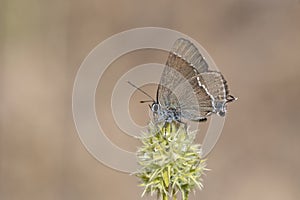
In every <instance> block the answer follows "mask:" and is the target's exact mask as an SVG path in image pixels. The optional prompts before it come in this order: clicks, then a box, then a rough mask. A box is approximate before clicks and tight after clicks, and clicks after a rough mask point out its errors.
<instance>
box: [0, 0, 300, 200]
mask: <svg viewBox="0 0 300 200" xmlns="http://www.w3.org/2000/svg"><path fill="white" fill-rule="evenodd" d="M299 20H300V2H299V1H298V0H286V1H279V0H274V1H272V0H267V1H260V0H224V1H208V0H205V1H203V0H201V1H200V0H199V1H185V2H184V1H175V0H173V1H171V0H164V1H141V0H136V1H133V0H128V1H107V0H103V1H95V0H94V1H78V0H74V1H71V0H66V1H58V0H54V1H43V0H41V1H38V0H28V1H17V0H1V1H0V199H1V200H19V199H22V200H27V199H28V200H35V199H43V200H53V199H58V200H77V199H78V200H82V199H88V200H99V199H101V200H102V199H113V200H114V199H124V200H127V199H128V200H129V199H140V194H141V192H142V190H141V188H138V187H137V186H136V185H137V183H138V181H137V179H136V178H135V177H134V176H129V175H128V174H124V173H119V172H117V171H114V170H112V169H110V168H108V167H105V166H104V165H102V164H100V163H99V162H98V161H97V160H95V159H94V158H93V157H92V156H91V155H90V154H89V153H88V152H87V151H86V150H85V148H84V146H83V145H82V144H81V142H80V140H79V138H78V136H77V132H76V130H75V127H74V123H73V119H72V110H71V95H72V87H73V82H74V78H75V75H76V72H77V70H78V68H79V66H80V64H81V62H82V61H83V59H84V58H85V56H86V55H87V54H88V53H89V52H90V51H91V49H92V48H94V47H95V46H96V45H97V44H98V43H99V42H101V41H103V40H105V39H106V38H108V37H109V36H111V35H113V34H116V33H119V32H121V31H124V30H127V29H130V28H136V27H143V26H160V27H166V28H171V29H175V30H178V31H180V32H183V33H185V34H187V35H189V36H191V37H193V38H194V39H195V40H197V41H198V42H199V43H200V44H202V46H204V47H205V48H206V50H207V51H208V52H209V54H210V55H211V57H212V58H213V59H214V61H215V62H216V64H217V65H218V66H219V68H220V70H221V71H222V72H223V74H224V75H225V77H226V78H227V80H228V82H229V85H230V89H231V91H232V94H234V95H235V96H238V97H239V100H238V101H237V102H235V103H233V104H231V105H229V112H228V117H227V119H226V124H225V127H224V129H223V134H222V136H221V138H220V140H219V142H218V144H217V146H216V148H215V149H214V151H213V152H212V153H211V154H210V157H209V160H208V167H209V168H211V169H212V171H210V172H209V173H208V174H207V176H206V177H204V186H205V187H204V189H203V190H202V191H197V192H196V195H195V196H194V195H192V196H191V199H209V200H219V199H222V200H235V199H236V200H241V199H243V200H253V199H272V200H281V199H288V200H298V199H299V198H300V171H299V170H300V158H299V153H300V134H299V130H300V124H299V122H300V116H299V114H300V113H299V111H300V104H299V99H300V87H299V84H300V56H299V52H300V21H299ZM165 56H166V54H164V53H160V52H157V51H142V52H133V53H131V54H129V55H126V56H124V57H122V58H120V59H119V60H118V61H116V62H115V63H114V64H113V65H112V66H111V67H110V68H109V69H108V70H107V72H106V74H105V77H104V78H103V79H102V80H101V81H100V84H99V87H98V88H99V90H98V91H97V105H96V106H97V113H98V117H99V119H100V120H101V121H102V122H104V123H103V124H105V129H106V130H109V131H108V132H110V133H111V134H109V135H108V137H109V138H110V139H111V140H112V141H113V142H114V143H115V144H117V145H118V146H120V147H122V148H124V149H128V150H131V151H134V150H135V149H136V146H138V145H139V143H138V142H137V141H136V140H134V139H132V138H130V137H129V136H127V135H124V134H122V132H121V131H119V130H118V129H117V128H116V126H115V125H114V123H113V121H112V117H111V113H110V108H109V107H108V105H109V99H110V95H111V94H110V91H111V89H112V87H113V85H112V84H114V82H115V81H116V80H117V78H118V77H119V76H121V75H122V73H125V72H126V71H127V70H129V69H130V68H131V67H133V66H135V65H137V64H142V63H147V62H155V61H161V62H162V63H164V62H165V59H166V57H165ZM110 77H111V78H110ZM148 89H149V90H151V89H152V90H151V91H152V93H151V94H152V95H154V93H155V92H154V90H153V87H152V88H150V87H149V88H148ZM140 98H143V96H139V95H138V94H136V95H135V97H133V98H132V101H131V110H132V112H133V117H134V118H135V119H145V121H141V120H137V121H138V122H139V123H146V121H147V119H146V117H145V116H147V112H148V110H147V106H146V105H140V104H138V100H140ZM145 113H146V114H145ZM199 137H201V136H199ZM199 141H201V140H199ZM144 199H153V198H150V197H146V198H144Z"/></svg>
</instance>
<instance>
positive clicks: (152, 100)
mask: <svg viewBox="0 0 300 200" xmlns="http://www.w3.org/2000/svg"><path fill="white" fill-rule="evenodd" d="M127 82H128V83H129V84H130V85H131V86H132V87H134V88H136V89H137V90H139V91H140V92H142V93H143V94H144V95H146V96H147V97H149V98H150V99H151V100H146V101H140V102H141V103H146V102H155V100H154V99H153V98H152V97H151V96H150V95H149V94H147V93H146V92H145V91H144V90H142V89H141V88H138V87H137V86H136V85H134V84H133V83H131V82H130V81H127Z"/></svg>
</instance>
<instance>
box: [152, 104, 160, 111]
mask: <svg viewBox="0 0 300 200" xmlns="http://www.w3.org/2000/svg"><path fill="white" fill-rule="evenodd" d="M151 110H152V111H153V112H157V111H158V110H159V105H158V104H157V103H154V104H152V108H151Z"/></svg>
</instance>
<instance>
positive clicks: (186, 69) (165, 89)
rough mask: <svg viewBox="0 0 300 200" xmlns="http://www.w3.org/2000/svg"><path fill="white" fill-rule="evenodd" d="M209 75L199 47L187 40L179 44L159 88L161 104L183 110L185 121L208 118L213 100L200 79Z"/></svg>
mask: <svg viewBox="0 0 300 200" xmlns="http://www.w3.org/2000/svg"><path fill="white" fill-rule="evenodd" d="M206 71H208V65H207V63H206V61H205V59H204V58H203V57H202V55H201V54H200V52H199V51H198V49H197V48H196V46H195V45H194V44H192V43H191V42H190V41H188V40H186V39H183V38H180V39H178V40H176V42H175V43H174V46H173V48H172V49H171V51H170V54H169V57H168V60H167V63H166V67H165V69H164V71H163V73H162V76H161V80H160V84H159V86H158V90H157V100H158V102H159V103H160V104H161V105H162V106H174V107H176V108H180V110H181V114H182V116H183V117H184V118H187V119H190V120H199V119H201V118H205V116H207V115H208V113H210V112H211V111H212V103H211V100H212V99H211V96H210V95H209V94H208V93H207V90H206V88H205V87H203V85H202V84H201V83H200V82H199V80H198V79H197V78H196V76H197V75H199V74H200V73H204V72H206Z"/></svg>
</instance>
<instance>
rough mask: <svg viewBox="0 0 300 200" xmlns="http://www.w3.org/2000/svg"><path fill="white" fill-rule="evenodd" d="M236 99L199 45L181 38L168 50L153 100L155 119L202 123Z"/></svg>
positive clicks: (167, 121) (224, 111)
mask: <svg viewBox="0 0 300 200" xmlns="http://www.w3.org/2000/svg"><path fill="white" fill-rule="evenodd" d="M130 84H131V83H130ZM133 86H134V85H133ZM134 87H135V86H134ZM137 89H139V88H137ZM139 90H140V91H142V90H141V89H139ZM142 92H143V93H144V94H146V93H145V92H144V91H142ZM146 95H147V96H150V95H148V94H146ZM150 98H151V97H150ZM151 99H152V98H151ZM236 99H237V98H235V97H233V96H232V95H230V94H229V89H228V85H227V81H226V80H225V78H224V76H223V75H222V74H221V72H219V71H214V70H210V69H209V66H208V64H207V62H206V61H205V58H204V57H203V56H202V55H201V54H200V52H199V50H198V49H197V47H196V46H195V45H194V44H193V43H191V42H190V41H189V40H187V39H184V38H179V39H177V40H176V41H175V43H174V45H173V47H172V49H171V51H170V53H169V56H168V59H167V62H166V65H165V68H164V70H163V72H162V75H161V79H160V83H159V85H158V88H157V93H156V100H154V99H152V100H151V101H152V102H153V103H152V105H151V106H150V108H151V110H152V112H153V116H154V121H155V122H164V123H171V122H172V121H177V122H182V119H187V120H190V121H198V122H200V121H206V120H207V117H208V116H210V115H211V114H217V115H219V116H225V114H226V104H227V103H229V102H232V101H234V100H236ZM141 102H142V103H144V102H149V101H141Z"/></svg>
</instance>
